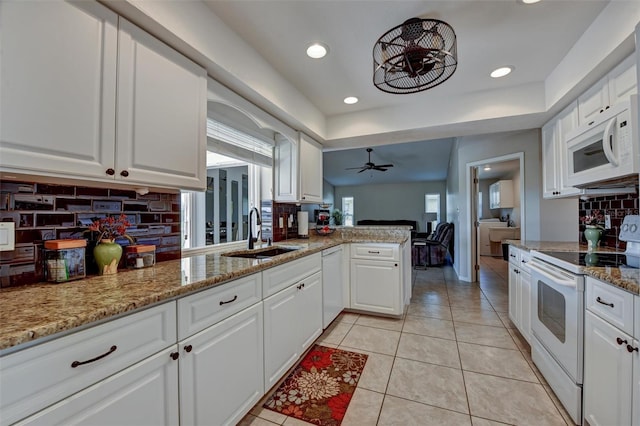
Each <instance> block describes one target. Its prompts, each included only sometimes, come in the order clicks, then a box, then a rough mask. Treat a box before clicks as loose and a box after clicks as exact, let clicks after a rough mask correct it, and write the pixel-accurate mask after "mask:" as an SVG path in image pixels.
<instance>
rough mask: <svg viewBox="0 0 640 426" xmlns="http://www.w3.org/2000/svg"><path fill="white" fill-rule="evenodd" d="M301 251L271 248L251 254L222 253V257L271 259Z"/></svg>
mask: <svg viewBox="0 0 640 426" xmlns="http://www.w3.org/2000/svg"><path fill="white" fill-rule="evenodd" d="M296 250H299V248H297V247H271V248H268V249H265V250H261V249H259V250H253V251H250V252H247V251H241V252H228V253H222V254H221V255H222V256H226V257H244V258H246V259H270V258H272V257H274V256H279V255H281V254H285V253H290V252H292V251H296Z"/></svg>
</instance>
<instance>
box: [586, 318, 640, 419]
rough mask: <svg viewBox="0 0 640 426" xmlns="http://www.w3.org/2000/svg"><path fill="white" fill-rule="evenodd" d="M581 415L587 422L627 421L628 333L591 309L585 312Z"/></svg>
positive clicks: (629, 379)
mask: <svg viewBox="0 0 640 426" xmlns="http://www.w3.org/2000/svg"><path fill="white" fill-rule="evenodd" d="M584 325H585V345H584V418H585V420H586V421H587V422H589V424H590V425H591V426H600V425H602V426H605V425H630V424H631V401H632V387H633V386H632V385H633V383H632V377H633V372H632V369H633V361H634V358H636V364H637V358H638V355H637V352H635V353H634V354H633V355H632V354H631V353H629V352H628V350H627V344H631V345H634V347H637V342H634V341H633V339H632V338H631V336H629V335H627V334H626V333H623V332H621V331H620V330H618V329H617V328H615V327H614V326H612V325H611V324H609V323H607V322H606V321H604V320H602V319H601V318H599V317H598V316H596V315H594V314H593V313H591V312H589V311H587V312H586V314H585V324H584Z"/></svg>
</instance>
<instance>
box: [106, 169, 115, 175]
mask: <svg viewBox="0 0 640 426" xmlns="http://www.w3.org/2000/svg"><path fill="white" fill-rule="evenodd" d="M105 173H106V174H108V175H109V176H113V175H115V174H116V171H115V170H113V169H107V171H106V172H105Z"/></svg>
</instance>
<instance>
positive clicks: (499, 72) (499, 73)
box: [491, 66, 513, 78]
mask: <svg viewBox="0 0 640 426" xmlns="http://www.w3.org/2000/svg"><path fill="white" fill-rule="evenodd" d="M511 71H513V67H511V66H508V67H500V68H498V69H495V70H493V71H492V72H491V77H493V78H500V77H504V76H505V75H508V74H510V73H511Z"/></svg>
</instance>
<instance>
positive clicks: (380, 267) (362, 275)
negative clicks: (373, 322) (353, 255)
mask: <svg viewBox="0 0 640 426" xmlns="http://www.w3.org/2000/svg"><path fill="white" fill-rule="evenodd" d="M399 286H400V267H399V265H398V262H388V261H380V260H366V259H351V308H352V309H359V310H363V311H369V312H378V313H382V314H391V315H400V314H401V313H402V310H401V307H400V292H399V291H398V287H399Z"/></svg>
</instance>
